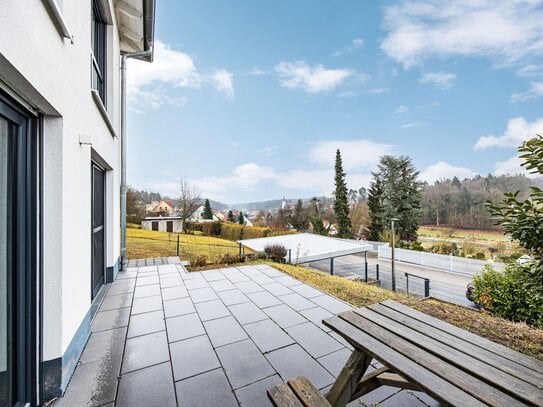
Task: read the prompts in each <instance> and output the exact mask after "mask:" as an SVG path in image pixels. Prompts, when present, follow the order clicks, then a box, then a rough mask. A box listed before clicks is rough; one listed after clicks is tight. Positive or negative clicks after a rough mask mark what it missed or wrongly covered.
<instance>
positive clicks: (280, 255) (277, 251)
mask: <svg viewBox="0 0 543 407" xmlns="http://www.w3.org/2000/svg"><path fill="white" fill-rule="evenodd" d="M264 253H266V255H267V256H268V257H269V258H270V259H272V260H273V261H277V262H280V261H283V259H284V258H285V256H286V255H287V249H286V248H285V246H283V245H280V244H270V245H267V246H266V247H264Z"/></svg>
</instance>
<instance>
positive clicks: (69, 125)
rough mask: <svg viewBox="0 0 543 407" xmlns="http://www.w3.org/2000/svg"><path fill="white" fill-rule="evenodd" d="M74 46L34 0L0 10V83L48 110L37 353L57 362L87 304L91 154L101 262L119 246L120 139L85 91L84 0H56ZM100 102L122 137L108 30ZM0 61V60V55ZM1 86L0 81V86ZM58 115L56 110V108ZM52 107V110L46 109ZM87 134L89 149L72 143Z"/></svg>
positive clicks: (87, 22)
mask: <svg viewBox="0 0 543 407" xmlns="http://www.w3.org/2000/svg"><path fill="white" fill-rule="evenodd" d="M58 3H59V4H61V8H62V12H63V15H64V18H65V20H66V24H67V25H68V27H69V29H70V30H71V31H72V34H73V36H74V43H73V44H71V43H70V41H69V40H68V39H64V38H62V37H61V36H60V34H59V32H58V31H57V29H56V28H55V25H54V22H53V21H52V19H51V18H50V16H49V14H48V12H47V10H46V9H45V7H44V5H43V4H42V2H41V1H35V0H10V1H8V2H7V4H5V3H4V4H3V7H2V12H1V13H0V27H2V30H1V34H0V52H1V54H2V59H4V60H7V61H8V64H3V65H0V80H1V81H2V82H4V84H7V85H8V86H9V88H11V90H12V91H15V92H16V93H17V94H18V95H19V96H20V97H21V98H22V99H24V100H25V101H27V102H28V103H29V104H30V105H34V106H37V107H38V108H39V109H38V110H41V111H42V112H46V113H50V114H48V115H46V116H45V118H44V131H43V133H44V134H43V135H44V137H43V152H44V154H43V167H42V168H43V173H42V182H43V191H44V199H43V202H42V210H43V236H42V239H43V253H42V256H43V265H44V270H43V271H44V287H43V288H44V298H43V306H44V310H43V315H44V320H43V328H44V332H43V349H44V359H45V360H50V359H54V358H58V357H60V356H62V355H63V354H64V352H65V351H66V349H67V348H68V346H69V345H70V343H71V341H72V339H73V337H74V334H75V333H76V331H77V329H78V328H79V326H80V324H81V322H82V321H83V319H84V317H85V315H87V313H88V311H89V308H90V304H91V287H90V280H91V233H90V228H91V226H90V225H91V154H92V151H94V153H95V154H97V155H99V156H100V157H101V158H102V159H103V161H104V162H105V163H107V166H108V167H109V169H110V171H108V174H107V178H106V179H107V198H106V202H107V210H106V213H107V220H106V223H107V228H108V229H107V235H106V240H107V255H106V263H107V264H106V265H107V266H108V267H111V266H114V265H115V264H116V262H117V259H118V256H119V252H120V248H119V244H120V243H119V181H120V174H119V170H120V163H119V158H120V151H119V148H120V146H119V140H118V139H116V138H114V137H113V136H112V134H111V132H110V131H109V129H108V127H107V126H106V123H105V122H104V120H103V118H102V116H101V114H100V112H99V110H98V108H97V106H96V104H95V102H94V101H93V98H92V96H91V91H90V90H91V59H90V49H91V37H90V35H91V1H90V0H78V1H63V2H58ZM108 37H109V41H108V47H109V48H108V72H107V75H108V89H107V94H108V103H107V108H108V112H109V115H110V118H111V120H112V122H113V124H114V126H115V128H116V129H117V133H118V134H119V133H120V129H119V124H120V117H119V115H120V106H119V100H120V99H119V98H120V87H119V75H120V73H119V45H118V43H119V40H118V35H117V29H116V27H115V26H109V27H108ZM0 63H1V61H0ZM0 86H2V87H5V85H3V84H2V83H1V82H0ZM55 112H58V115H56V114H55ZM51 113H52V114H51ZM80 135H90V136H91V138H92V146H89V145H80V143H79V136H80Z"/></svg>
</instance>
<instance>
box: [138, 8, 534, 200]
mask: <svg viewBox="0 0 543 407" xmlns="http://www.w3.org/2000/svg"><path fill="white" fill-rule="evenodd" d="M541 21H543V0H525V1H522V0H516V1H514V0H506V1H497V0H493V1H484V0H479V1H468V0H465V1H413V2H403V1H382V2H374V1H347V0H346V1H340V0H337V1H309V0H305V1H302V0H300V1H291V0H275V1H252V0H246V1H235V0H230V1H221V0H215V1H206V0H202V1H190V2H189V1H174V0H160V1H158V2H157V16H156V44H155V61H154V62H153V63H152V64H148V63H144V62H139V61H130V64H129V69H128V80H129V82H128V93H129V116H128V137H129V139H128V183H129V184H130V185H131V186H133V187H135V188H138V189H146V190H151V191H158V192H161V193H163V194H166V195H170V196H172V195H173V194H172V189H174V188H175V184H176V181H177V180H178V179H179V177H181V176H182V177H184V178H186V179H188V180H189V181H190V182H191V183H192V184H193V185H194V186H195V187H196V188H197V189H199V190H200V191H201V193H202V195H203V196H205V197H209V198H212V199H216V200H220V201H223V202H226V203H236V202H238V203H239V202H248V201H256V200H264V199H274V198H281V197H282V196H286V197H290V198H298V197H300V198H310V197H312V196H315V195H330V193H331V191H332V190H333V160H334V153H335V150H336V149H337V148H339V149H340V150H341V152H342V156H343V159H344V169H345V171H346V173H347V183H348V187H350V188H355V189H358V188H360V187H361V186H368V185H369V182H370V180H371V174H370V172H371V171H372V170H374V169H375V166H376V164H377V162H378V160H379V157H380V156H381V155H383V154H393V155H401V154H405V155H409V156H410V157H411V158H412V159H413V162H414V164H415V166H416V167H417V169H418V170H419V171H420V172H421V179H423V180H426V181H428V182H431V183H432V182H434V181H435V180H438V179H442V178H447V177H452V176H455V175H456V176H458V177H460V178H464V177H472V176H474V175H476V174H481V175H486V174H488V173H492V174H497V175H499V174H504V173H520V172H522V169H521V168H520V167H519V162H518V159H516V158H515V157H516V146H517V145H518V144H520V143H521V142H522V140H525V139H527V138H529V137H533V136H534V135H535V134H536V133H540V134H541V133H543V109H542V108H543V24H541Z"/></svg>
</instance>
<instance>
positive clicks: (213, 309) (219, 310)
mask: <svg viewBox="0 0 543 407" xmlns="http://www.w3.org/2000/svg"><path fill="white" fill-rule="evenodd" d="M194 306H195V307H196V311H197V312H198V315H199V316H200V319H201V320H202V321H209V320H211V319H217V318H222V317H226V316H228V315H230V311H228V308H226V306H225V305H224V304H223V303H222V301H221V300H214V301H207V302H200V303H198V304H195V305H194Z"/></svg>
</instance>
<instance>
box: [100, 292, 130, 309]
mask: <svg viewBox="0 0 543 407" xmlns="http://www.w3.org/2000/svg"><path fill="white" fill-rule="evenodd" d="M131 305H132V293H127V294H118V295H110V294H109V293H108V295H106V297H105V298H104V301H102V304H101V305H100V311H110V310H113V309H118V308H127V307H130V306H131Z"/></svg>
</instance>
